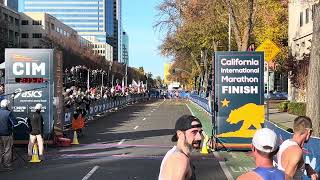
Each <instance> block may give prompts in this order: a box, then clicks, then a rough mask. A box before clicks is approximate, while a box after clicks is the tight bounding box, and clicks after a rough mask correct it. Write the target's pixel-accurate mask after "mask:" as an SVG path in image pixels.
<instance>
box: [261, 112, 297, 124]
mask: <svg viewBox="0 0 320 180" xmlns="http://www.w3.org/2000/svg"><path fill="white" fill-rule="evenodd" d="M266 114H267V112H266ZM296 117H297V116H296V115H292V114H289V113H287V112H280V111H279V110H278V109H269V120H270V121H271V122H274V123H276V124H277V125H279V126H280V127H281V128H283V129H288V128H292V127H293V121H294V119H295V118H296ZM266 119H267V117H266Z"/></svg>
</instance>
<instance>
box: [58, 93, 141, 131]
mask: <svg viewBox="0 0 320 180" xmlns="http://www.w3.org/2000/svg"><path fill="white" fill-rule="evenodd" d="M146 98H147V96H145V95H142V94H133V95H128V96H118V97H114V98H112V99H101V100H97V101H94V102H91V103H90V107H89V109H88V111H87V114H86V118H87V119H92V118H93V117H94V116H97V115H99V114H102V113H105V112H107V111H109V110H111V109H114V108H119V107H123V106H125V105H127V104H130V103H134V102H137V101H140V100H143V99H146ZM75 108H76V107H75V106H71V107H70V108H64V125H65V126H70V125H71V123H72V117H73V115H74V112H75Z"/></svg>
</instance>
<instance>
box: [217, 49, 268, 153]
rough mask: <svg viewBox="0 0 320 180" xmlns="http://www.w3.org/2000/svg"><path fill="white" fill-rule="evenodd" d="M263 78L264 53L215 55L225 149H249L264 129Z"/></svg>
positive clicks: (219, 123)
mask: <svg viewBox="0 0 320 180" xmlns="http://www.w3.org/2000/svg"><path fill="white" fill-rule="evenodd" d="M263 75H264V54H263V53H262V52H216V54H215V89H216V91H215V97H216V98H217V101H218V112H217V119H216V125H217V129H216V130H217V137H218V139H217V140H218V143H221V145H222V146H224V147H229V148H234V149H242V148H248V147H249V146H250V144H251V138H252V137H253V135H254V133H255V131H256V130H257V129H260V128H261V127H262V126H263V123H264V81H263ZM218 145H219V144H218Z"/></svg>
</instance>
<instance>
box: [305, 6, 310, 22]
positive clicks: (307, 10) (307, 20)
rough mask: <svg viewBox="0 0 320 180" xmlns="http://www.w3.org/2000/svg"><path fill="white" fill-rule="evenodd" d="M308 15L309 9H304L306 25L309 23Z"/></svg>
mask: <svg viewBox="0 0 320 180" xmlns="http://www.w3.org/2000/svg"><path fill="white" fill-rule="evenodd" d="M309 14H310V12H309V8H307V9H306V24H308V23H309Z"/></svg>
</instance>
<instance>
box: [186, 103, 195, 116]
mask: <svg viewBox="0 0 320 180" xmlns="http://www.w3.org/2000/svg"><path fill="white" fill-rule="evenodd" d="M185 104H186V106H187V107H188V109H189V111H190V112H191V114H192V116H194V114H193V112H192V111H191V108H190V107H189V105H188V104H187V103H185Z"/></svg>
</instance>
